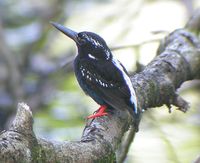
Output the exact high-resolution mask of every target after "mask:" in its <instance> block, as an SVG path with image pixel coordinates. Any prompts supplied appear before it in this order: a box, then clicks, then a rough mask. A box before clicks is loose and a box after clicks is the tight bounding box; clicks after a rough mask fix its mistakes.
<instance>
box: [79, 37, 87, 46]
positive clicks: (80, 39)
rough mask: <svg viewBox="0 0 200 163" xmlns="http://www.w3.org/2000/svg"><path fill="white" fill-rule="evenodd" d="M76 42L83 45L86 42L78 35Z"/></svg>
mask: <svg viewBox="0 0 200 163" xmlns="http://www.w3.org/2000/svg"><path fill="white" fill-rule="evenodd" d="M78 42H79V44H81V45H83V44H85V43H86V40H85V39H84V38H80V37H78Z"/></svg>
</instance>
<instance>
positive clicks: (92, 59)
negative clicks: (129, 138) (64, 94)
mask: <svg viewBox="0 0 200 163" xmlns="http://www.w3.org/2000/svg"><path fill="white" fill-rule="evenodd" d="M51 24H52V25H53V26H54V27H55V28H57V29H58V30H59V31H61V32H62V33H64V34H65V35H66V36H68V37H69V38H71V39H72V40H74V41H75V43H76V46H77V49H78V55H77V56H76V58H75V60H74V71H75V75H76V78H77V80H78V83H79V85H80V87H81V88H82V89H83V91H84V92H85V93H86V94H87V95H89V96H90V97H91V98H92V99H93V100H94V101H95V102H96V103H98V104H99V105H100V108H99V109H98V110H97V111H96V112H95V113H94V114H93V115H90V116H88V119H90V118H96V117H101V116H105V115H108V113H107V112H106V111H105V110H106V108H107V107H110V108H113V109H123V110H128V111H129V113H130V114H131V116H132V117H133V124H134V126H135V127H136V130H137V129H138V124H139V117H140V110H139V109H138V107H137V98H136V93H135V91H134V88H133V85H132V83H131V80H130V77H129V75H128V72H127V71H126V69H125V68H124V66H123V65H122V64H121V63H120V62H119V61H118V60H117V59H116V58H115V57H114V56H113V55H112V53H111V50H110V49H109V48H108V46H107V44H106V42H105V41H104V39H103V38H102V37H100V36H99V35H97V34H95V33H92V32H87V31H83V32H80V33H77V32H75V31H73V30H71V29H69V28H66V27H64V26H62V25H60V24H58V23H55V22H51Z"/></svg>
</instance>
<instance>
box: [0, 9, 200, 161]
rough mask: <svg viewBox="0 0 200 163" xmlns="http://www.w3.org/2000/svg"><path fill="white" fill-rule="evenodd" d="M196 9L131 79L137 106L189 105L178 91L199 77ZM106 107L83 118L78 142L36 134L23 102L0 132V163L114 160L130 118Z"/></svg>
mask: <svg viewBox="0 0 200 163" xmlns="http://www.w3.org/2000/svg"><path fill="white" fill-rule="evenodd" d="M199 13H200V12H196V14H195V16H193V18H192V19H191V20H190V21H189V23H188V24H187V25H186V27H185V28H184V29H178V30H175V31H174V32H172V33H171V34H170V35H169V36H167V37H166V38H165V39H164V40H163V41H162V43H161V45H160V47H159V49H158V55H157V56H156V57H155V59H154V60H153V61H152V62H151V63H149V64H148V65H147V66H146V67H145V68H144V70H143V71H142V72H140V73H138V74H136V75H134V76H132V77H131V80H132V83H133V86H134V88H135V90H136V94H137V97H138V106H139V109H141V110H147V109H148V108H151V107H155V106H162V105H163V104H166V105H167V106H168V107H169V109H170V106H171V105H175V106H177V107H178V109H179V110H181V111H183V112H186V111H187V109H188V103H187V102H186V101H184V100H183V99H182V98H181V97H180V96H179V95H178V94H177V93H176V90H177V89H178V88H179V87H180V86H181V84H182V83H183V82H185V81H187V80H192V79H197V78H199V77H200V66H199V65H200V51H199V49H200V48H199V47H200V41H199V38H198V37H197V33H198V32H199V30H200V28H199V24H200V14H199ZM108 111H109V116H104V117H100V118H96V119H94V120H92V121H88V122H87V124H86V126H85V129H84V131H83V135H82V137H81V140H80V141H72V142H70V141H65V142H55V141H49V140H45V139H41V138H36V136H35V135H34V132H33V130H32V124H33V119H32V114H31V111H30V109H29V107H28V106H27V105H25V104H23V103H21V104H19V106H18V111H17V115H16V118H15V120H14V121H13V123H12V125H11V127H10V129H9V130H8V131H5V132H3V133H1V135H0V162H52V163H53V162H81V163H84V162H86V163H90V162H116V156H115V151H116V150H117V148H118V146H119V144H120V141H121V140H122V137H123V135H124V133H125V132H126V131H127V130H128V129H129V125H130V124H131V118H130V115H129V114H128V113H127V112H123V111H121V110H120V109H118V110H114V111H112V110H108ZM131 134H132V136H131V135H130V138H132V137H133V135H134V134H135V132H134V128H133V130H132V131H131ZM130 142H131V141H129V143H128V145H126V146H129V145H130ZM124 158H125V157H124V156H123V159H124ZM123 159H121V160H123Z"/></svg>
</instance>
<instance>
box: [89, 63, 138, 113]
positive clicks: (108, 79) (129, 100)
mask: <svg viewBox="0 0 200 163" xmlns="http://www.w3.org/2000/svg"><path fill="white" fill-rule="evenodd" d="M119 64H120V63H119ZM102 65H103V67H102V66H101V64H98V65H95V66H94V67H93V68H91V64H86V65H85V66H90V67H88V68H87V72H85V73H86V74H85V81H86V83H87V85H88V86H89V87H90V88H92V89H93V90H94V91H95V93H96V94H97V95H98V96H100V97H101V98H102V99H103V100H104V101H105V102H106V103H108V104H109V105H111V106H112V107H114V108H119V107H121V108H120V109H127V108H128V110H129V112H130V113H131V114H134V113H135V114H136V113H137V101H136V96H135V91H134V89H133V87H132V84H131V81H130V78H129V77H128V75H127V72H126V70H125V68H124V67H123V66H122V65H121V64H120V66H121V67H120V68H119V67H117V66H119V65H117V66H116V65H115V64H111V63H107V64H106V63H104V64H102ZM122 71H123V72H122ZM122 73H126V74H122ZM125 75H126V76H125ZM127 80H129V81H127ZM133 91H134V92H133Z"/></svg>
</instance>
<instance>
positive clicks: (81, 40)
mask: <svg viewBox="0 0 200 163" xmlns="http://www.w3.org/2000/svg"><path fill="white" fill-rule="evenodd" d="M51 24H52V25H53V26H54V27H56V28H57V29H58V30H59V31H61V32H62V33H64V34H65V35H67V36H68V37H70V38H71V39H72V40H74V41H75V43H76V45H77V47H78V54H79V55H80V57H89V58H90V59H93V60H109V59H111V58H112V54H111V52H110V49H109V48H108V46H107V44H106V42H105V41H104V39H103V38H102V37H100V36H99V35H97V34H95V33H92V32H86V31H84V32H80V33H77V32H75V31H73V30H71V29H69V28H66V27H64V26H62V25H60V24H58V23H54V22H51Z"/></svg>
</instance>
